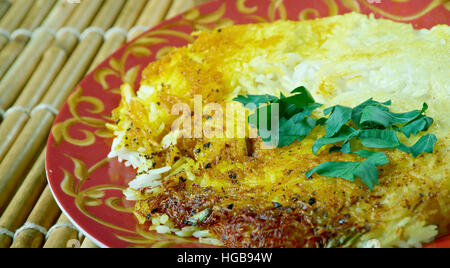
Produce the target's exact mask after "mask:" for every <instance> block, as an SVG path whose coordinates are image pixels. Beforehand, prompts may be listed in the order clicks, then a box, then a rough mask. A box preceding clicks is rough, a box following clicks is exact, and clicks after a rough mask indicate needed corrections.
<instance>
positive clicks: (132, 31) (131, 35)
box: [127, 25, 150, 40]
mask: <svg viewBox="0 0 450 268" xmlns="http://www.w3.org/2000/svg"><path fill="white" fill-rule="evenodd" d="M149 29H150V28H149V27H147V26H142V25H141V26H134V27H133V28H131V29H130V31H129V32H128V34H127V39H128V40H131V39H132V38H134V37H135V36H134V34H135V32H138V31H140V32H142V33H143V32H146V31H147V30H149Z"/></svg>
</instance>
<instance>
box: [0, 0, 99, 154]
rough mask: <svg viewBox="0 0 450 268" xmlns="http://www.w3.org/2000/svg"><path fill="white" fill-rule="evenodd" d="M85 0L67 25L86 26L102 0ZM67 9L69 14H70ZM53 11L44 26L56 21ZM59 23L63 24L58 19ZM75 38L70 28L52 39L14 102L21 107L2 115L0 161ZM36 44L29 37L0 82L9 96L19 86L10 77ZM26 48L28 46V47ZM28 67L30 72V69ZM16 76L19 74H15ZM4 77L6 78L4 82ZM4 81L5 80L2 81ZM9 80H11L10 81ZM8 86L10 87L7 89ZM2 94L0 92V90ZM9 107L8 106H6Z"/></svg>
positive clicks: (18, 68) (64, 59) (70, 48)
mask: <svg viewBox="0 0 450 268" xmlns="http://www.w3.org/2000/svg"><path fill="white" fill-rule="evenodd" d="M85 3H86V4H84V5H80V6H79V7H78V9H77V10H76V12H75V13H74V14H73V15H72V17H71V19H70V20H69V22H68V23H67V27H70V28H73V29H75V30H77V31H78V30H79V31H81V30H82V29H84V28H85V27H87V26H88V24H89V23H90V20H91V19H92V18H93V17H94V16H95V12H94V11H97V10H98V8H99V7H100V4H101V1H98V0H95V1H94V0H93V1H92V2H88V1H86V2H85ZM70 6H73V5H69V4H67V3H63V6H62V7H61V6H58V7H60V8H57V10H56V12H59V11H65V12H63V13H62V14H67V13H69V12H67V9H65V8H64V7H70ZM72 11H73V7H71V9H70V13H72ZM70 13H69V14H70ZM54 14H55V13H53V12H52V16H50V17H49V19H48V20H47V21H46V22H45V23H44V27H46V25H48V24H53V22H54V21H57V19H56V18H54V17H58V16H57V13H56V15H55V16H53V15H54ZM82 14H86V15H85V16H84V17H83V19H82V20H79V19H78V18H77V17H78V16H80V15H82ZM60 24H62V23H61V22H60ZM49 27H55V26H49ZM41 37H42V38H41ZM35 38H36V39H34V40H39V41H41V40H43V39H45V40H46V41H48V42H51V41H52V40H53V36H52V35H51V34H49V33H48V32H42V34H39V36H37V37H35ZM77 42H78V39H77V37H76V36H75V35H74V34H73V33H71V32H65V33H63V34H61V35H60V36H58V38H57V39H56V40H55V41H54V43H53V45H52V46H51V47H50V48H49V49H48V50H47V51H46V52H45V54H44V57H43V58H42V62H41V63H40V65H39V66H38V68H37V69H36V70H34V73H33V75H32V77H31V79H30V81H29V82H28V84H27V85H26V87H25V89H24V90H23V92H22V94H20V97H19V99H18V100H17V101H16V103H15V105H14V106H15V107H21V108H22V110H24V111H25V112H24V111H22V112H21V111H20V110H17V111H15V112H12V113H11V114H7V116H6V118H5V119H4V122H3V123H2V124H0V135H2V136H3V137H5V139H2V140H0V161H2V159H3V158H4V157H5V156H6V153H7V152H8V151H9V149H10V148H11V146H12V144H13V143H14V141H15V140H16V139H17V137H18V135H19V134H20V131H21V130H22V129H23V126H24V125H25V123H26V122H27V120H28V117H29V115H28V114H27V111H30V110H31V109H32V108H33V107H34V106H36V105H37V103H39V101H40V100H41V98H42V97H43V95H44V94H45V92H46V91H47V90H48V88H49V87H50V85H51V84H52V82H53V81H54V79H55V78H56V76H57V74H58V73H59V71H60V70H61V68H62V66H63V65H64V63H65V62H66V60H67V57H68V54H70V53H71V52H72V50H73V49H74V48H75V46H76V44H77ZM35 45H36V46H39V43H38V42H34V41H32V43H30V44H29V47H30V48H28V47H27V51H25V52H24V53H23V54H22V55H21V56H20V61H23V62H22V63H23V64H17V61H16V64H15V65H14V66H13V67H12V68H11V69H12V70H10V71H9V72H8V75H9V74H11V75H10V78H11V79H9V78H5V79H4V80H3V81H2V83H0V92H1V90H2V89H4V90H5V91H4V92H6V93H5V94H9V96H10V98H12V97H11V95H12V94H13V93H14V92H12V91H14V90H16V91H18V88H19V87H13V86H10V85H11V83H13V82H14V80H13V79H15V73H16V72H19V71H20V70H21V69H23V68H22V67H23V65H26V64H27V58H26V55H27V54H28V53H32V52H33V49H34V47H35ZM28 49H29V50H28ZM29 69H30V72H32V71H33V70H31V68H29ZM17 76H19V79H23V78H20V74H18V75H17ZM4 81H7V82H4ZM3 82H4V83H3ZM9 82H11V83H9ZM7 90H9V91H7ZM0 96H1V93H0ZM5 99H6V97H4V98H3V100H4V101H5V104H4V105H5V106H6V105H7V103H6V102H7V101H8V100H5ZM1 100H2V98H0V109H1V108H2V105H1V104H2V101H1ZM7 107H9V106H7Z"/></svg>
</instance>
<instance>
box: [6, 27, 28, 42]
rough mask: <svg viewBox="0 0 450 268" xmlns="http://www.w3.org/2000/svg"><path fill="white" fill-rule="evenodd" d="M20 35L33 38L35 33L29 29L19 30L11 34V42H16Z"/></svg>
mask: <svg viewBox="0 0 450 268" xmlns="http://www.w3.org/2000/svg"><path fill="white" fill-rule="evenodd" d="M19 35H25V36H26V37H28V38H31V36H32V35H33V32H31V31H30V30H27V29H17V30H15V31H14V32H13V33H12V34H11V36H10V40H15V39H16V38H17V37H18V36H19Z"/></svg>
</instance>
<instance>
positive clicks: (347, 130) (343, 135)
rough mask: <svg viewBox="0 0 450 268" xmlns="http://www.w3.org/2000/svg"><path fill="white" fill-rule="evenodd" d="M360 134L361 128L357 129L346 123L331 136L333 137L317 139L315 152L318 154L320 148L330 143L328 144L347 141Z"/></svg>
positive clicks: (314, 146) (314, 147)
mask: <svg viewBox="0 0 450 268" xmlns="http://www.w3.org/2000/svg"><path fill="white" fill-rule="evenodd" d="M359 134H360V131H359V130H356V129H354V128H352V127H349V126H346V125H345V126H343V127H342V129H341V130H340V131H339V132H338V133H337V134H336V135H335V136H334V137H331V138H327V137H323V138H320V139H318V140H316V142H315V143H314V145H313V153H314V154H317V152H318V151H319V150H320V148H322V147H323V146H325V145H328V144H335V143H338V142H344V143H347V142H348V141H350V140H351V139H353V138H354V137H357V136H359ZM341 149H342V148H341Z"/></svg>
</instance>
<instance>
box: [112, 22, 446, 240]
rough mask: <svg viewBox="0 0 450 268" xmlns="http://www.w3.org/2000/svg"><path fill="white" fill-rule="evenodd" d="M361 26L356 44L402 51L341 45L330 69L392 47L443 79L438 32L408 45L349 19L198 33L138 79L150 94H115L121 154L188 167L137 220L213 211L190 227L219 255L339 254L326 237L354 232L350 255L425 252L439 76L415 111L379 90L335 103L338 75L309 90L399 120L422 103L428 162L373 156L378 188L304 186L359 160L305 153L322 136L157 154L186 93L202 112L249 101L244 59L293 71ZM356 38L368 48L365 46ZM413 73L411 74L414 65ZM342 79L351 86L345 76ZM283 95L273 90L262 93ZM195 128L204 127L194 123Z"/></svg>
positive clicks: (388, 26)
mask: <svg viewBox="0 0 450 268" xmlns="http://www.w3.org/2000/svg"><path fill="white" fill-rule="evenodd" d="M361 25H366V26H364V27H367V29H366V30H364V31H362V32H360V34H361V37H358V38H359V39H357V40H360V39H364V38H365V35H368V36H371V37H374V36H375V37H376V36H379V35H383V34H385V33H386V31H390V32H391V33H393V34H394V35H400V37H402V38H403V39H404V40H405V42H404V44H401V45H399V44H397V43H398V41H395V40H393V41H392V42H391V43H389V42H388V43H376V42H373V44H372V45H371V46H369V47H368V46H366V45H364V44H359V45H358V44H357V45H354V46H353V47H348V45H343V46H342V48H341V50H340V52H339V53H341V54H342V55H340V56H339V60H340V61H342V62H344V61H348V62H352V61H355V62H370V61H377V60H378V59H380V61H381V59H386V58H393V59H395V58H396V56H397V55H398V54H399V53H403V52H401V51H402V49H403V50H411V51H413V52H416V51H419V50H420V51H422V55H421V57H423V58H424V59H426V60H427V59H429V58H433V57H436V55H435V53H438V54H439V53H440V54H439V57H440V59H438V58H436V61H438V64H440V65H441V66H440V68H443V69H447V70H448V69H450V68H449V67H450V66H449V65H450V63H449V58H448V55H449V53H448V51H450V50H449V44H450V40H449V30H448V26H438V27H436V28H435V29H434V30H433V31H432V32H430V33H428V34H427V37H426V38H424V40H422V39H420V40H415V39H414V38H416V37H414V35H418V33H416V32H415V31H414V30H412V28H411V26H410V25H406V24H400V23H394V22H391V21H387V20H375V19H368V18H367V17H365V16H362V15H356V14H350V15H345V16H337V17H332V18H327V19H322V20H314V21H308V22H301V23H299V22H275V23H271V24H256V25H241V26H230V27H226V28H223V29H220V30H216V31H212V32H202V33H198V34H197V35H198V38H197V40H196V41H195V42H194V43H193V44H191V45H189V46H187V47H183V48H176V49H173V50H172V51H171V52H170V53H169V54H168V55H167V56H165V57H163V58H162V59H161V60H159V61H156V62H153V63H151V64H150V65H149V66H148V67H147V68H146V69H145V71H144V72H143V80H142V85H143V86H147V87H151V88H152V89H151V90H150V91H146V92H144V90H143V89H141V90H140V91H139V92H138V93H137V96H132V97H131V98H128V100H127V98H126V96H123V100H122V103H121V106H120V107H119V108H118V109H116V110H115V112H114V119H115V120H117V122H118V123H117V125H116V130H117V131H119V132H120V131H122V132H123V133H124V135H125V137H126V138H125V139H124V140H123V141H122V145H121V146H124V147H126V148H127V149H128V150H130V151H138V150H139V152H140V155H141V157H142V158H143V159H144V160H145V161H149V163H151V165H153V166H154V167H155V168H157V167H164V166H173V165H176V163H177V161H179V160H180V159H187V160H186V163H187V164H186V165H187V167H188V169H189V172H190V173H191V174H193V175H194V177H193V179H191V180H189V179H188V180H186V178H187V177H189V174H187V173H186V172H185V171H180V172H179V173H177V174H174V175H173V176H171V177H169V178H166V179H165V181H164V182H163V184H162V188H161V190H160V191H158V192H157V193H153V194H151V195H148V196H146V198H145V199H144V200H141V201H138V202H137V205H136V215H138V217H139V218H140V219H145V218H147V219H148V216H149V215H154V214H167V215H168V216H169V217H170V218H171V219H172V220H173V221H174V222H175V223H176V225H177V226H178V227H180V228H181V227H183V226H186V220H187V219H188V218H189V217H191V216H192V215H193V214H195V213H198V212H200V211H202V210H204V209H206V208H213V209H212V210H213V211H212V214H211V216H210V217H209V218H208V220H207V221H205V222H203V223H202V225H201V227H204V228H207V229H209V230H211V231H212V232H214V233H215V234H216V235H217V236H218V238H219V239H221V240H222V242H223V243H224V244H225V245H226V246H230V247H242V246H244V247H259V246H274V247H284V246H311V247H318V246H327V245H331V246H343V245H342V244H340V243H338V242H336V239H337V240H339V238H342V237H348V236H350V235H354V234H355V233H358V234H359V235H358V236H357V239H354V240H353V241H351V246H365V244H364V243H366V242H367V241H369V240H371V239H378V240H379V241H380V242H381V245H382V246H386V247H390V246H402V245H407V246H414V245H417V243H420V242H428V241H426V240H429V236H431V237H432V238H433V237H434V236H436V234H437V233H438V232H439V234H444V233H447V232H448V231H449V228H450V193H449V189H450V176H448V168H449V164H448V159H449V156H448V130H447V126H448V121H447V120H448V119H447V118H446V117H447V116H446V114H447V115H448V103H449V102H448V95H449V94H448V91H449V89H448V84H449V83H447V85H445V84H443V83H444V82H445V78H442V77H437V75H439V73H438V71H435V72H434V73H435V74H424V76H429V79H434V80H433V81H431V80H430V88H432V89H430V90H439V91H443V92H444V93H443V94H444V97H440V98H437V97H435V96H436V94H434V92H435V91H430V92H431V93H428V94H432V96H433V97H430V95H427V94H424V95H422V96H419V97H416V99H417V101H415V102H414V103H411V99H408V98H412V97H411V96H409V95H410V94H407V93H402V94H403V95H402V94H400V93H398V94H397V93H395V94H391V95H389V96H387V97H386V93H383V92H379V91H376V92H375V91H374V92H368V93H365V92H357V93H356V94H354V95H355V98H354V99H351V98H345V100H343V99H340V98H339V96H340V93H339V92H340V91H339V90H338V79H337V78H336V77H338V76H340V77H347V76H348V75H349V74H348V73H336V72H334V73H333V74H330V73H328V74H327V76H326V77H327V79H328V80H327V79H325V78H324V79H323V80H322V81H321V82H320V83H316V84H314V85H312V86H309V87H308V89H309V90H310V91H312V93H313V95H314V97H317V98H318V99H319V100H320V102H321V103H324V104H325V107H329V106H331V105H334V104H336V102H339V104H342V105H348V106H352V107H353V106H355V105H357V104H359V103H360V102H361V101H363V100H366V99H368V98H370V97H375V98H376V99H377V100H385V99H386V98H392V99H393V109H398V110H399V111H405V109H410V108H411V107H412V108H413V109H417V108H419V107H421V105H422V102H423V101H427V103H428V104H429V105H430V111H429V113H430V116H432V117H433V118H434V119H435V120H436V124H435V126H434V127H432V128H431V130H430V132H432V133H436V134H437V136H438V143H437V145H436V147H435V152H434V153H433V154H424V155H421V156H419V157H418V158H416V159H415V158H412V157H411V156H410V155H407V154H406V153H403V152H400V151H398V150H383V151H384V152H386V154H387V155H388V158H389V160H390V164H388V165H386V166H382V167H380V168H379V172H380V185H379V186H376V187H375V189H374V191H373V192H371V191H370V190H369V189H367V187H365V186H364V184H363V183H362V182H361V181H359V180H357V181H356V182H349V181H346V180H343V179H336V178H326V177H321V176H318V175H314V176H313V177H312V178H311V179H309V178H306V177H305V175H304V174H305V173H306V172H307V171H309V170H311V169H312V168H314V167H316V166H317V165H319V164H320V163H323V162H326V161H358V160H362V159H360V158H358V157H357V156H355V155H347V154H341V153H336V154H329V153H328V150H326V148H325V149H324V150H322V151H320V152H319V154H318V155H317V156H316V155H314V154H313V153H312V151H311V147H312V144H313V143H314V141H315V140H316V139H317V138H318V137H319V136H320V134H323V133H318V132H317V131H314V132H313V133H312V134H311V135H310V136H309V137H308V138H307V139H306V140H304V141H302V142H295V143H294V144H292V145H290V146H287V147H283V148H277V149H271V150H267V149H262V148H261V147H260V145H261V144H262V142H261V140H259V139H255V140H252V141H251V142H252V143H253V147H254V152H253V153H252V156H251V157H249V156H247V151H246V150H247V149H248V148H247V147H248V140H247V141H246V140H245V139H226V138H214V139H207V138H200V139H184V138H182V139H179V140H178V142H177V144H176V145H173V146H171V147H169V148H168V149H162V148H161V147H160V143H161V140H162V139H163V137H165V136H166V135H167V134H168V133H169V132H170V127H171V125H172V123H173V121H174V120H175V119H176V118H177V116H173V115H171V114H170V111H171V108H172V106H173V105H174V104H176V103H187V104H189V105H190V106H191V107H193V99H194V95H201V96H202V99H203V103H205V104H206V103H211V102H218V103H220V104H221V105H223V106H224V105H225V103H227V102H231V100H232V99H233V98H234V97H235V96H236V95H237V94H245V93H253V94H255V93H258V92H261V91H257V88H258V87H259V84H258V83H257V82H255V79H254V77H253V76H252V74H251V73H252V72H254V68H253V67H251V66H250V64H249V63H250V62H252V60H254V59H255V58H258V57H263V58H265V59H267V61H268V62H277V61H288V60H289V59H288V58H289V57H290V56H291V55H292V54H297V55H298V56H299V60H298V62H297V63H295V65H296V64H299V63H302V62H303V61H306V60H308V61H310V60H324V57H325V55H329V53H330V50H331V51H333V50H335V49H337V47H336V44H335V43H332V42H330V40H331V39H332V38H335V39H337V38H341V37H342V36H344V37H345V36H347V37H349V36H350V35H351V34H354V33H355V32H357V31H356V30H355V28H358V27H362V26H361ZM364 27H363V28H364ZM368 29H369V30H368ZM344 37H342V38H344ZM417 38H418V37H417ZM365 40H367V41H368V42H369V41H370V40H369V37H367V38H366V39H365ZM414 40H415V41H414ZM436 40H437V41H436ZM343 42H344V41H342V42H340V44H342V43H343ZM337 43H339V42H337ZM439 43H440V44H441V46H439V45H438V44H439ZM431 50H432V51H431ZM445 51H447V54H445ZM336 53H337V54H339V53H338V52H336ZM411 53H412V52H411ZM330 57H331V56H330ZM336 57H337V56H336ZM411 57H412V58H413V59H409V60H410V61H411V62H412V63H414V62H415V61H420V59H419V58H417V57H416V55H414V54H412V55H411ZM442 58H444V59H442ZM325 60H326V59H325ZM422 63H423V62H422ZM423 64H425V63H423ZM295 65H294V67H295ZM417 66H418V67H417V68H421V65H420V64H417ZM270 68H271V67H270V64H269V67H265V69H264V72H265V73H266V74H270V73H277V72H278V73H279V72H284V70H278V69H276V66H275V64H274V67H273V68H275V69H274V70H271V69H270ZM424 68H425V67H424ZM344 71H346V70H342V72H344ZM349 72H350V71H349ZM440 72H442V70H440ZM275 77H276V76H275ZM324 77H325V76H324ZM352 79H359V78H358V77H357V76H356V75H355V77H354V78H352ZM392 79H393V78H392ZM443 79H444V80H443ZM339 81H340V80H339ZM299 86H300V85H299ZM438 87H440V88H438ZM436 88H438V89H436ZM237 89H238V90H237ZM290 90H292V88H283V87H281V86H279V87H278V88H277V87H275V88H273V93H272V95H279V93H280V92H289V91H290ZM396 92H399V91H398V90H397V91H396ZM445 92H447V93H446V94H445ZM266 93H267V92H261V94H266ZM383 96H384V97H383ZM403 99H405V100H403ZM422 99H423V101H422ZM342 102H343V103H342ZM396 105H397V106H396ZM151 107H154V108H151ZM443 111H444V112H443ZM445 111H447V112H445ZM203 121H204V122H206V121H207V120H206V119H205V118H203ZM162 123H164V124H163V125H162ZM156 130H158V131H156ZM402 141H403V140H402ZM153 163H154V164H153ZM142 193H144V191H143V192H142ZM274 204H275V205H274ZM231 205H232V206H231ZM230 206H231V209H230ZM274 206H275V208H274ZM276 209H278V212H277V210H276ZM280 211H282V212H280ZM301 222H302V223H303V224H301ZM433 225H435V226H437V227H433ZM233 226H235V227H234V228H233ZM258 228H259V229H258ZM436 228H437V230H436ZM277 229H278V230H279V231H278V232H277V231H276V230H277ZM280 230H281V231H280ZM262 233H264V234H262ZM302 237H303V238H302ZM422 238H423V239H422ZM408 240H409V242H408ZM404 241H407V242H404ZM402 243H403V244H402ZM405 243H406V244H405Z"/></svg>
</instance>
